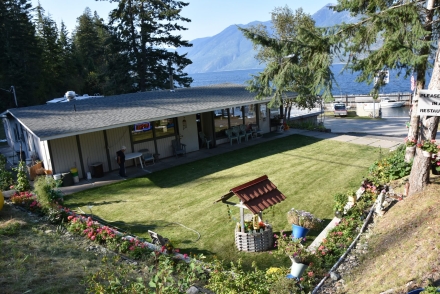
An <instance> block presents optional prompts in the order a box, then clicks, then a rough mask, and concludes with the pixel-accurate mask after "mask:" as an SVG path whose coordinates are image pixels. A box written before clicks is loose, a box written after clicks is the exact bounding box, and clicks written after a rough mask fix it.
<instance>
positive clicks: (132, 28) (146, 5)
mask: <svg viewBox="0 0 440 294" xmlns="http://www.w3.org/2000/svg"><path fill="white" fill-rule="evenodd" d="M186 5H187V4H185V3H183V2H176V1H173V2H171V4H170V3H167V4H165V3H164V2H161V1H159V2H154V1H148V2H145V1H139V0H132V1H127V0H121V1H119V3H118V7H117V8H116V9H114V10H113V11H111V12H110V15H109V18H110V21H109V23H105V22H104V20H103V18H101V16H99V15H98V14H97V13H96V12H95V13H92V11H90V9H88V8H86V9H85V10H84V13H83V14H82V15H80V16H78V17H77V25H76V27H75V29H74V31H73V32H68V31H67V29H66V27H65V25H64V24H63V23H61V24H60V26H59V27H58V26H57V24H56V23H55V21H54V20H53V19H52V18H51V16H50V15H48V14H46V13H45V10H44V8H43V7H42V6H41V5H39V6H37V7H32V5H31V4H30V2H28V1H23V0H5V1H0V16H1V20H2V25H1V26H0V38H1V40H2V41H1V42H0V52H1V54H0V89H1V90H0V99H1V104H0V105H1V106H0V111H4V110H5V109H8V108H11V107H15V106H16V105H15V101H14V94H15V97H16V98H17V104H18V106H19V107H23V106H29V105H36V104H42V103H45V102H46V101H48V100H50V99H52V98H55V97H62V96H63V95H64V93H65V92H66V91H68V90H73V91H75V92H76V93H78V94H89V95H92V94H96V93H100V94H104V95H106V96H108V95H114V94H121V93H129V92H136V91H146V90H154V89H166V88H169V87H170V82H169V80H170V79H169V72H170V69H171V68H173V70H172V72H173V80H174V83H175V85H176V86H179V87H187V86H189V85H190V83H191V81H192V79H191V78H189V77H188V76H187V75H186V74H185V73H184V69H185V67H186V66H187V65H188V64H190V63H191V61H190V60H189V59H188V58H186V57H184V56H181V55H179V54H178V53H176V52H169V51H168V50H166V49H162V48H165V47H175V48H178V47H186V46H191V45H190V44H189V43H188V42H186V41H182V40H181V38H180V36H179V31H181V30H183V29H184V27H183V26H180V25H177V24H176V23H185V22H187V21H189V20H188V19H186V18H183V17H182V16H180V15H179V12H180V11H181V8H182V7H183V6H186ZM163 15H166V17H163ZM159 18H161V21H160V22H159V21H158V19H159ZM12 86H13V87H12ZM13 89H14V90H15V91H13ZM14 92H15V93H14Z"/></svg>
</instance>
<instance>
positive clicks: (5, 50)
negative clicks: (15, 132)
mask: <svg viewBox="0 0 440 294" xmlns="http://www.w3.org/2000/svg"><path fill="white" fill-rule="evenodd" d="M31 8H32V6H31V4H30V3H29V2H28V1H22V0H4V1H0V24H1V25H0V40H1V42H0V52H1V54H0V88H1V89H2V90H0V101H1V103H0V111H3V110H5V109H7V108H11V107H15V102H14V96H13V94H12V93H11V92H7V91H4V90H9V89H10V88H11V86H14V87H15V91H16V97H17V102H18V106H19V107H22V106H28V105H34V104H37V103H38V101H39V100H40V99H41V98H42V97H38V96H37V95H35V93H36V89H37V87H38V85H39V77H40V68H39V56H40V49H39V45H38V41H37V38H36V36H35V27H34V25H33V23H32V15H31Z"/></svg>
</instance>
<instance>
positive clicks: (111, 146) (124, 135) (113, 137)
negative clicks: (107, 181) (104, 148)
mask: <svg viewBox="0 0 440 294" xmlns="http://www.w3.org/2000/svg"><path fill="white" fill-rule="evenodd" d="M107 142H108V151H109V154H110V163H111V168H110V170H115V169H118V168H119V165H118V163H117V162H116V152H118V151H119V150H120V149H121V146H125V147H127V151H126V152H127V153H131V152H134V150H131V143H130V128H129V127H121V128H116V129H110V130H107ZM125 165H126V166H130V165H133V160H129V161H127V162H126V164H125Z"/></svg>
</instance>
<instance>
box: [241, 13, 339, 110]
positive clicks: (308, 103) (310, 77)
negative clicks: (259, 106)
mask: <svg viewBox="0 0 440 294" xmlns="http://www.w3.org/2000/svg"><path fill="white" fill-rule="evenodd" d="M272 25H273V30H272V31H273V32H272V33H270V31H269V30H268V29H267V28H266V27H265V26H261V25H259V26H253V27H250V28H248V29H244V28H239V29H240V30H241V31H242V32H243V33H244V35H245V37H246V38H248V39H250V40H251V41H252V42H253V43H254V47H255V48H256V49H257V50H258V55H257V59H259V60H260V61H262V62H265V63H266V64H267V66H266V68H265V69H264V71H263V72H260V73H259V75H256V76H254V77H253V79H252V80H250V81H249V82H248V84H249V86H248V89H249V90H250V91H252V92H256V93H257V99H263V98H265V97H267V96H272V100H271V103H270V106H280V105H282V104H283V100H286V99H288V98H287V93H288V92H294V93H296V94H297V96H296V98H295V99H291V98H290V99H289V102H288V105H292V103H293V104H294V105H296V106H298V107H301V108H313V107H315V103H316V102H317V101H318V99H319V95H322V97H323V98H324V99H326V100H329V99H331V98H332V95H331V88H332V82H333V81H334V78H333V74H332V72H331V69H330V66H331V64H332V61H333V56H332V51H333V47H332V43H331V37H330V36H329V35H328V34H327V33H326V32H325V31H324V30H322V29H319V28H317V27H315V22H314V21H313V19H312V18H311V16H310V15H308V14H306V13H304V12H303V10H302V9H298V10H297V11H296V12H293V11H292V10H291V9H290V8H288V7H287V6H286V7H284V8H276V9H275V10H274V11H273V12H272Z"/></svg>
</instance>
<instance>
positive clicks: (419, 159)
mask: <svg viewBox="0 0 440 294" xmlns="http://www.w3.org/2000/svg"><path fill="white" fill-rule="evenodd" d="M438 45H440V39H439V41H438V42H437V46H438ZM437 48H439V49H437V52H436V54H435V62H434V67H433V69H432V76H431V81H430V82H429V86H428V89H429V90H437V91H440V60H439V59H440V51H439V50H440V47H437ZM413 111H414V110H413ZM438 122H439V117H438V116H430V117H427V116H422V117H421V126H420V128H421V130H420V136H419V139H420V140H435V137H436V135H437V129H438ZM417 149H418V151H417V153H416V157H415V159H414V162H413V166H412V168H411V174H410V176H409V184H410V186H409V195H412V194H414V193H417V192H420V191H422V190H423V189H424V188H425V187H426V186H427V185H428V183H429V172H430V170H431V159H430V158H427V157H423V155H421V153H422V152H421V150H420V148H417Z"/></svg>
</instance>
